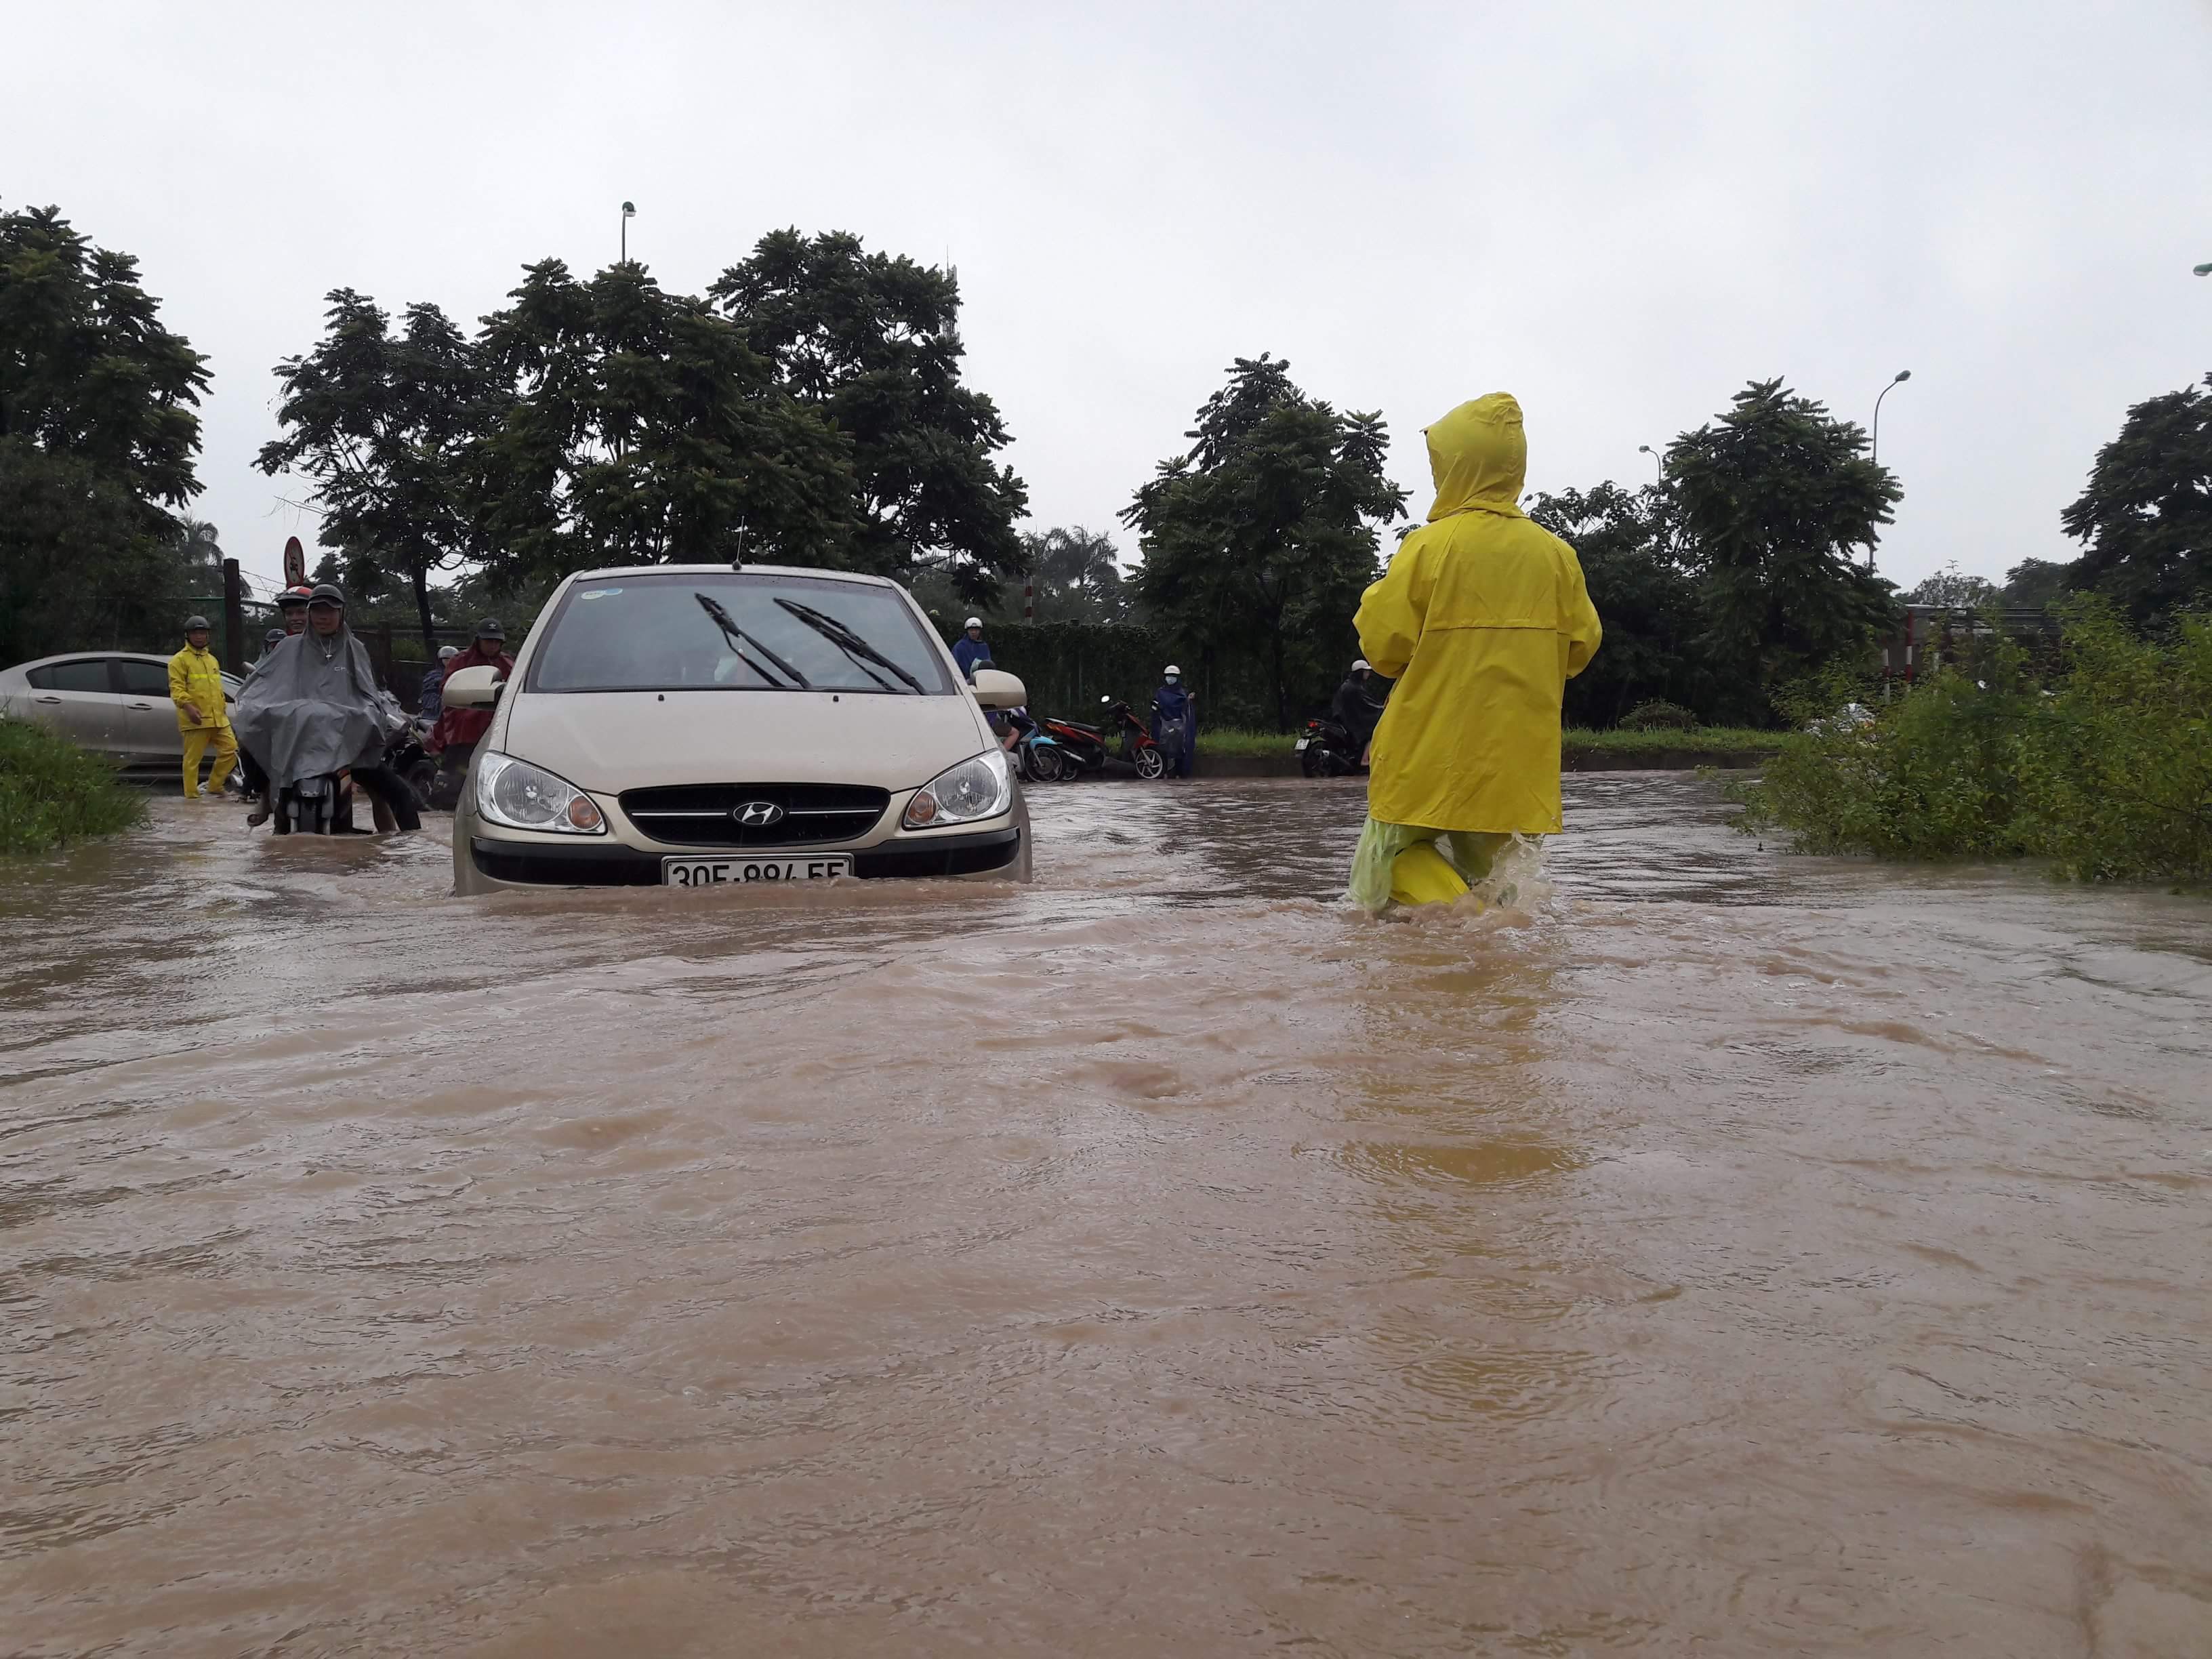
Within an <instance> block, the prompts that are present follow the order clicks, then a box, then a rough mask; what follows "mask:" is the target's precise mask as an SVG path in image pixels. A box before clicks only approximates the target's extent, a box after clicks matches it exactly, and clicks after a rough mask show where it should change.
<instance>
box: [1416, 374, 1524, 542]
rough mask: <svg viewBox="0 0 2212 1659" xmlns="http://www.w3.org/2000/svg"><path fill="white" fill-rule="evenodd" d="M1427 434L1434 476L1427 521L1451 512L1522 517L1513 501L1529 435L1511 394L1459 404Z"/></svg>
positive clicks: (1517, 498)
mask: <svg viewBox="0 0 2212 1659" xmlns="http://www.w3.org/2000/svg"><path fill="white" fill-rule="evenodd" d="M1427 435H1428V440H1429V476H1430V477H1432V478H1434V479H1435V480H1436V481H1437V502H1436V505H1435V506H1434V507H1431V508H1430V509H1429V522H1430V523H1431V524H1434V523H1435V522H1436V521H1437V520H1438V519H1448V518H1449V517H1451V515H1452V514H1453V513H1504V515H1505V516H1506V517H1508V518H1512V519H1518V518H1521V517H1522V516H1524V515H1523V514H1522V511H1521V509H1520V507H1518V506H1517V505H1516V503H1517V502H1518V501H1520V499H1521V486H1522V483H1523V481H1524V480H1526V479H1527V477H1528V438H1527V436H1526V435H1524V434H1523V433H1522V429H1521V405H1520V404H1518V403H1516V402H1515V401H1514V398H1513V394H1512V393H1510V392H1491V393H1490V394H1489V395H1488V396H1486V397H1481V398H1475V399H1474V401H1473V402H1471V403H1464V404H1461V405H1460V406H1459V407H1458V408H1457V409H1455V410H1452V412H1451V413H1450V414H1449V415H1447V416H1444V417H1443V419H1442V420H1440V421H1438V422H1436V424H1434V425H1433V426H1431V427H1430V428H1428V434H1427Z"/></svg>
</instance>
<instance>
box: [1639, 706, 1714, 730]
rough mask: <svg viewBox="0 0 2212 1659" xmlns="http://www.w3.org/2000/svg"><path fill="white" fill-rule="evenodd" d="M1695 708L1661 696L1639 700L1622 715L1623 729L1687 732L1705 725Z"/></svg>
mask: <svg viewBox="0 0 2212 1659" xmlns="http://www.w3.org/2000/svg"><path fill="white" fill-rule="evenodd" d="M1704 724H1705V721H1703V720H1699V718H1698V714H1697V711H1696V710H1695V709H1691V708H1683V707H1682V705H1681V704H1680V703H1679V702H1667V701H1666V700H1665V699H1664V698H1660V699H1658V700H1656V701H1655V702H1639V703H1638V704H1637V705H1636V707H1635V708H1632V709H1630V710H1629V711H1628V712H1627V713H1626V714H1623V715H1622V716H1621V717H1620V726H1621V729H1622V730H1624V731H1628V732H1662V731H1666V732H1687V731H1691V730H1692V729H1694V728H1695V727H1697V726H1703V725H1704Z"/></svg>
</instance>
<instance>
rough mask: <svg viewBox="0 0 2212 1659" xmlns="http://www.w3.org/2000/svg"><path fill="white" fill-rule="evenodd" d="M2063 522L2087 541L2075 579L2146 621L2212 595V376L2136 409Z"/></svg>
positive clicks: (2073, 567)
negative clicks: (2201, 382) (2106, 595)
mask: <svg viewBox="0 0 2212 1659" xmlns="http://www.w3.org/2000/svg"><path fill="white" fill-rule="evenodd" d="M2059 521H2060V522H2061V523H2062V524H2063V525H2064V526H2065V527H2066V533H2067V534H2068V535H2069V536H2072V537H2074V538H2076V539H2077V540H2079V541H2081V543H2082V544H2084V550H2083V552H2082V555H2081V557H2080V558H2079V559H2077V560H2075V562H2074V563H2073V564H2072V565H2071V566H2069V568H2068V580H2069V581H2070V582H2071V583H2072V584H2073V585H2074V586H2076V587H2082V588H2093V589H2094V590H2096V591H2097V592H2102V593H2106V594H2108V595H2110V596H2111V597H2112V599H2116V600H2118V602H2119V603H2120V604H2122V605H2125V606H2126V607H2127V609H2128V611H2129V612H2130V614H2131V615H2132V616H2133V617H2135V619H2136V621H2137V622H2148V621H2152V620H2154V619H2157V618H2160V617H2166V616H2169V615H2171V614H2172V612H2173V611H2178V610H2179V609H2181V608H2182V607H2183V606H2185V605H2192V604H2197V603H2199V602H2201V601H2203V600H2205V599H2212V374H2208V375H2206V376H2205V377H2204V380H2203V384H2202V385H2201V386H2184V387H2183V388H2182V389H2181V390H2180V391H2179V392H2167V393H2166V394H2165V395H2164V396H2162V397H2157V398H2148V399H2146V400H2145V401H2144V402H2142V403H2139V404H2136V405H2135V407H2134V408H2132V409H2130V410H2128V417H2127V419H2126V420H2125V421H2124V422H2123V423H2122V424H2121V427H2120V435H2119V436H2118V437H2117V438H2115V439H2113V440H2112V442H2110V443H2108V444H2106V446H2105V447H2103V448H2102V449H2100V450H2099V451H2098V452H2097V460H2096V465H2093V467H2091V468H2090V470H2089V483H2088V485H2087V488H2086V489H2083V490H2082V492H2081V495H2079V496H2078V497H2077V498H2076V499H2075V501H2074V502H2073V504H2072V505H2070V506H2069V507H2067V509H2066V510H2065V512H2064V513H2062V514H2061V515H2060V520H2059Z"/></svg>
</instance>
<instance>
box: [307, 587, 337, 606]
mask: <svg viewBox="0 0 2212 1659" xmlns="http://www.w3.org/2000/svg"><path fill="white" fill-rule="evenodd" d="M317 605H336V606H337V608H338V609H339V610H341V611H343V610H344V609H345V590H344V589H343V588H342V587H340V586H338V585H337V583H336V582H317V583H316V584H315V591H314V592H312V593H310V594H308V595H307V609H309V610H310V611H312V610H313V609H314V608H315V607H316V606H317Z"/></svg>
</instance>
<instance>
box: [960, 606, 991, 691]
mask: <svg viewBox="0 0 2212 1659" xmlns="http://www.w3.org/2000/svg"><path fill="white" fill-rule="evenodd" d="M952 660H953V661H954V662H956V663H957V664H959V665H960V673H961V677H962V678H964V679H965V680H967V681H968V683H969V684H971V685H972V684H975V671H976V670H977V669H979V668H988V667H989V666H991V647H989V646H988V645H987V644H985V643H984V642H983V619H982V618H981V617H969V618H968V620H967V621H966V622H964V623H962V624H961V626H960V637H959V638H958V639H957V640H955V641H952Z"/></svg>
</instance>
